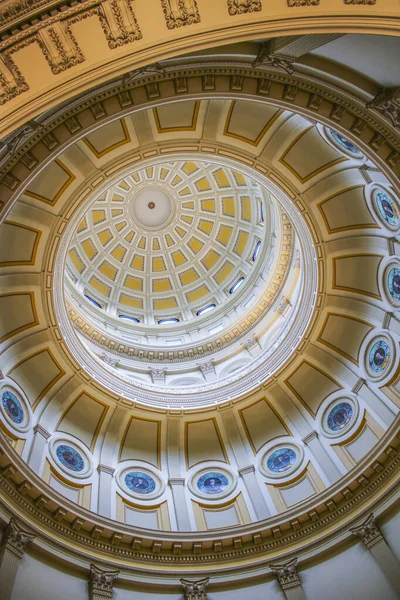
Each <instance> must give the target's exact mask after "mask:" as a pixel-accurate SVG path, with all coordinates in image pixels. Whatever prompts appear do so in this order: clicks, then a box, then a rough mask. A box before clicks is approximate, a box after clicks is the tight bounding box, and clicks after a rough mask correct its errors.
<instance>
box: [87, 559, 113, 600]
mask: <svg viewBox="0 0 400 600" xmlns="http://www.w3.org/2000/svg"><path fill="white" fill-rule="evenodd" d="M118 575H119V571H108V570H104V569H100V568H99V567H96V565H90V580H89V599H90V600H100V598H104V599H110V600H111V598H112V590H113V585H114V580H115V579H116V578H117V577H118Z"/></svg>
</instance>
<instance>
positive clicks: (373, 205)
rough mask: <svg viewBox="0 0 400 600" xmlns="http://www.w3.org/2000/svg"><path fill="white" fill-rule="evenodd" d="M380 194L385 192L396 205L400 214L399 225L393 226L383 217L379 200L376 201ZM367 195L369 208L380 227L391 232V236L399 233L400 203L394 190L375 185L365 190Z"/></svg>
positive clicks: (399, 223)
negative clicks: (378, 204) (378, 203)
mask: <svg viewBox="0 0 400 600" xmlns="http://www.w3.org/2000/svg"><path fill="white" fill-rule="evenodd" d="M379 192H384V193H385V194H387V195H388V196H390V198H391V200H392V201H393V203H394V204H395V206H396V208H397V210H398V213H399V222H398V224H397V225H391V224H390V223H388V222H387V221H386V220H385V219H384V218H383V217H382V215H381V212H380V210H379V208H378V206H377V200H376V195H377V194H378V193H379ZM365 195H366V199H367V204H368V207H369V209H370V210H371V212H372V215H373V216H374V218H375V220H376V222H377V223H378V224H379V225H380V227H382V229H383V230H385V231H387V232H390V233H391V234H393V233H397V232H399V231H400V201H399V200H398V199H397V198H396V196H395V194H394V192H392V190H389V189H388V188H387V187H385V186H383V185H380V184H377V183H373V184H371V185H369V186H368V187H366V188H365Z"/></svg>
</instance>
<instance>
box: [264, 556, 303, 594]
mask: <svg viewBox="0 0 400 600" xmlns="http://www.w3.org/2000/svg"><path fill="white" fill-rule="evenodd" d="M269 568H270V569H271V571H273V572H274V573H275V575H276V577H277V579H278V581H279V583H280V586H281V588H282V590H283V591H286V590H289V589H291V588H295V587H301V582H300V578H299V575H298V573H297V558H292V559H291V560H288V561H287V562H284V563H275V564H272V565H269Z"/></svg>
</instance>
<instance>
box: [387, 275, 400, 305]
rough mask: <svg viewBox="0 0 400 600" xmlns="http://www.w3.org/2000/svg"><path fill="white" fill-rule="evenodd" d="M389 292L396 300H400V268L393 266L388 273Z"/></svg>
mask: <svg viewBox="0 0 400 600" xmlns="http://www.w3.org/2000/svg"><path fill="white" fill-rule="evenodd" d="M387 286H388V289H389V294H390V295H391V297H392V298H393V300H395V301H396V302H400V269H398V268H397V267H392V268H391V269H390V271H389V272H388V275H387Z"/></svg>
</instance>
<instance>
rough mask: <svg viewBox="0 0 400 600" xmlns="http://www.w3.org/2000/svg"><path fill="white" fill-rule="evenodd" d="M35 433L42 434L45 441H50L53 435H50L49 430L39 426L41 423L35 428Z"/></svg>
mask: <svg viewBox="0 0 400 600" xmlns="http://www.w3.org/2000/svg"><path fill="white" fill-rule="evenodd" d="M33 433H40V435H42V436H43V437H44V439H45V440H48V439H49V437H50V436H51V433H49V432H48V431H47V429H45V428H44V427H42V426H41V425H39V423H38V424H37V425H35V427H34V428H33Z"/></svg>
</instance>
